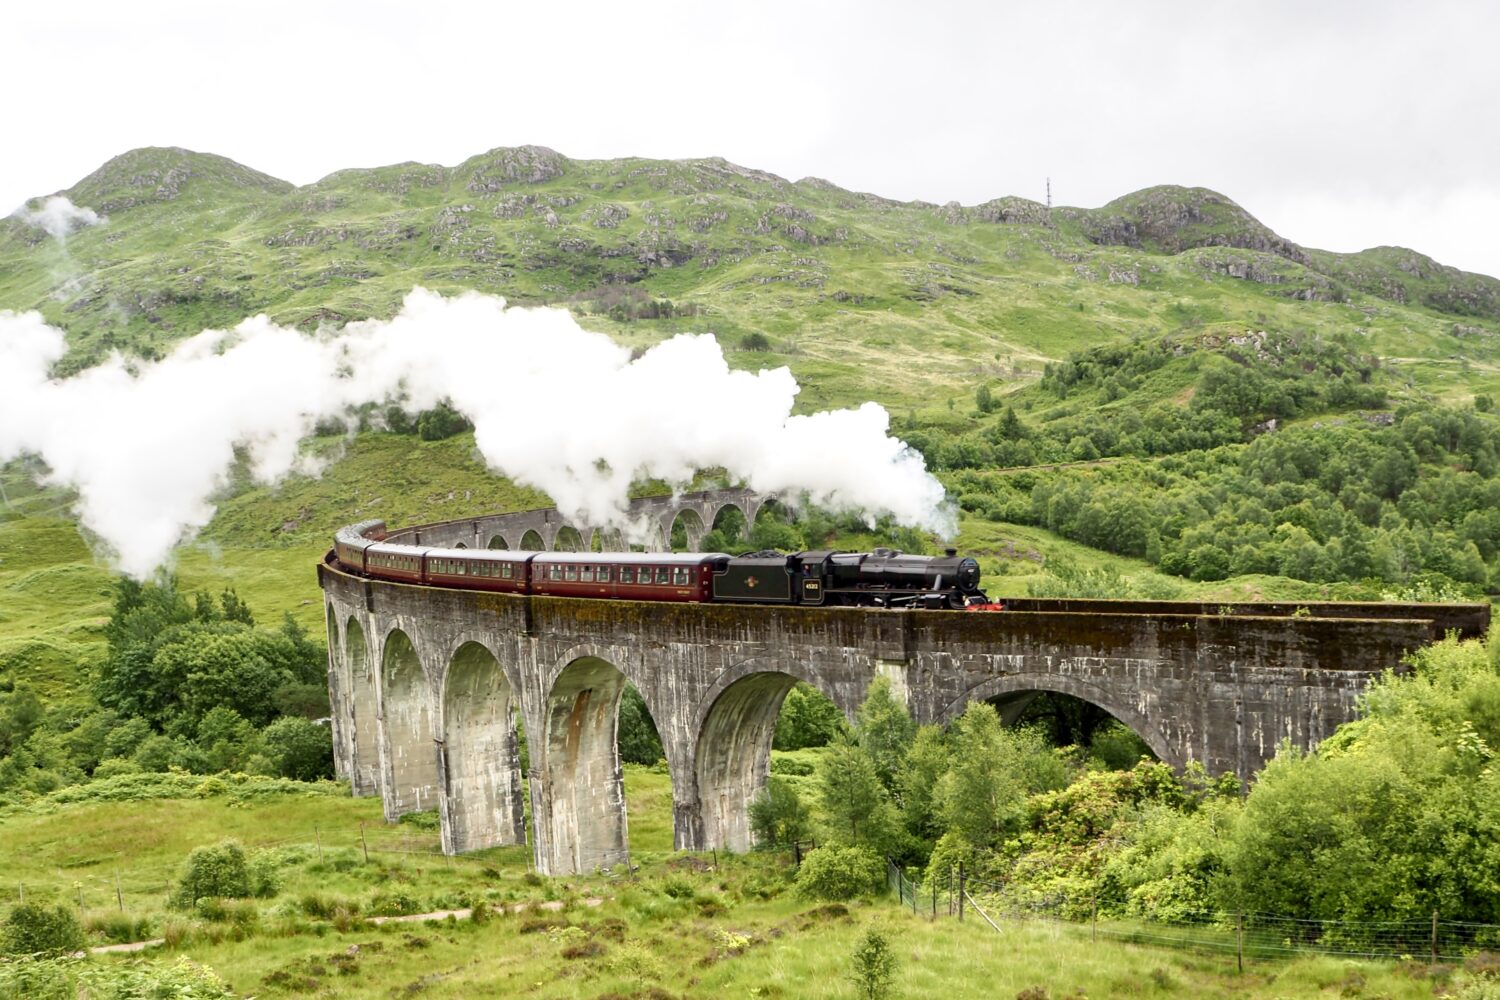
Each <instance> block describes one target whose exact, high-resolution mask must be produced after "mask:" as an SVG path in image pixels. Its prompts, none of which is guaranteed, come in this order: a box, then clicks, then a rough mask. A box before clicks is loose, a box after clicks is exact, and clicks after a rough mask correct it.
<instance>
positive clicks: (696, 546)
mask: <svg viewBox="0 0 1500 1000" xmlns="http://www.w3.org/2000/svg"><path fill="white" fill-rule="evenodd" d="M707 533H708V529H707V528H705V527H704V526H703V518H701V517H699V516H698V512H697V511H696V510H692V509H691V508H687V509H683V510H680V511H678V512H677V516H676V517H674V518H672V530H671V533H670V534H669V536H668V547H669V548H671V550H672V551H673V552H700V551H704V550H703V549H701V548H700V546H701V545H702V543H703V536H704V535H706V534H707Z"/></svg>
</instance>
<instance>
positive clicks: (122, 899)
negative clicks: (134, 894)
mask: <svg viewBox="0 0 1500 1000" xmlns="http://www.w3.org/2000/svg"><path fill="white" fill-rule="evenodd" d="M115 902H117V903H119V904H120V912H121V913H124V912H125V894H124V893H123V892H121V891H120V873H119V872H115Z"/></svg>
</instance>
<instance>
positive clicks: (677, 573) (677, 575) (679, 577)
mask: <svg viewBox="0 0 1500 1000" xmlns="http://www.w3.org/2000/svg"><path fill="white" fill-rule="evenodd" d="M672 582H673V583H674V584H676V585H677V586H679V587H685V586H687V584H688V569H687V567H686V566H678V567H677V569H675V570H673V572H672Z"/></svg>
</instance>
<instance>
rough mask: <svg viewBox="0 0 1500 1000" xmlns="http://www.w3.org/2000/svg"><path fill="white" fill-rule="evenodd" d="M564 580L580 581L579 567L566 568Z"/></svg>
mask: <svg viewBox="0 0 1500 1000" xmlns="http://www.w3.org/2000/svg"><path fill="white" fill-rule="evenodd" d="M563 579H564V580H577V579H578V567H577V566H569V567H568V568H566V569H565V570H563Z"/></svg>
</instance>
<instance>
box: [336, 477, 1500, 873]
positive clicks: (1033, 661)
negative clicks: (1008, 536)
mask: <svg viewBox="0 0 1500 1000" xmlns="http://www.w3.org/2000/svg"><path fill="white" fill-rule="evenodd" d="M734 492H735V493H737V494H738V495H736V496H732V497H726V496H724V494H718V495H709V494H705V495H699V496H698V497H696V498H693V499H689V500H687V501H686V502H687V503H690V504H692V505H694V512H695V514H696V515H697V517H698V519H699V521H700V522H701V523H703V524H705V525H712V524H713V521H714V517H715V516H716V514H717V510H718V509H719V508H720V507H722V506H723V505H725V504H727V503H730V502H734V503H735V505H736V506H739V507H740V509H741V510H743V511H744V512H745V514H746V517H747V519H751V520H753V516H754V512H755V511H756V510H758V509H759V505H760V504H759V502H756V501H752V500H751V499H749V498H747V497H746V496H744V495H743V493H742V492H740V491H734ZM668 500H670V498H652V499H651V501H650V503H649V504H646V503H644V502H643V503H642V506H643V509H644V512H645V513H646V514H648V515H649V517H650V519H651V520H650V523H654V524H656V525H657V526H658V529H659V536H658V537H659V538H660V539H662V540H663V541H664V540H665V539H668V538H670V533H671V530H672V524H673V521H674V520H675V519H676V518H677V516H678V514H679V513H680V510H679V509H677V508H674V507H672V506H671V505H670V503H667V502H666V501H668ZM757 500H758V498H757ZM747 508H748V509H747ZM548 514H550V515H551V517H552V518H553V519H552V520H548V519H547V518H546V517H545V516H543V515H548ZM509 517H510V518H511V519H512V520H513V521H514V522H515V523H510V522H509V521H507V520H506V518H505V517H495V518H480V519H476V520H470V521H461V522H453V523H451V524H446V525H427V526H423V527H420V528H414V529H409V530H407V531H403V532H397V533H395V534H394V535H393V539H394V540H396V541H397V542H400V541H403V540H406V541H411V542H420V543H421V544H440V545H441V544H452V543H453V542H455V541H466V542H468V543H469V544H472V545H475V546H477V547H481V548H482V547H485V546H487V545H490V544H491V540H492V538H494V537H495V536H497V535H501V536H505V537H506V540H507V542H508V541H509V539H510V538H511V537H512V536H513V537H514V538H516V539H517V540H519V538H520V537H521V535H522V534H524V532H525V531H527V530H536V531H538V532H539V533H540V532H541V531H542V529H548V530H550V531H551V532H552V536H551V537H555V535H556V532H557V531H558V530H560V528H561V526H562V522H560V521H558V520H556V514H555V512H526V513H524V514H520V515H509ZM537 525H540V526H541V527H540V528H538V527H537ZM518 528H519V529H520V530H518ZM579 534H580V536H582V537H583V538H585V539H592V531H589V532H584V531H582V530H580V532H579ZM419 536H420V538H419ZM319 578H320V582H321V585H322V587H323V590H324V592H325V598H326V600H325V608H326V611H327V615H328V630H329V638H330V643H329V688H330V696H331V703H332V705H333V711H334V713H335V719H334V736H335V755H336V759H337V767H338V772H339V774H340V775H342V776H345V777H348V778H349V779H350V781H351V784H352V785H353V788H354V791H355V794H377V793H378V794H379V795H380V796H381V799H382V802H383V805H384V810H385V815H386V817H387V818H388V819H395V818H397V817H399V816H400V815H401V814H402V813H404V812H407V811H410V810H413V809H431V808H437V809H438V810H439V813H440V817H441V821H442V831H443V847H444V850H446V851H448V852H450V853H456V852H462V851H468V850H474V849H477V848H481V847H487V846H493V845H499V844H515V843H520V842H522V841H523V840H524V836H525V826H524V822H523V815H524V808H523V798H522V796H523V795H527V796H529V802H530V807H531V815H532V831H533V836H532V852H533V856H534V858H535V860H536V865H537V868H538V870H539V871H541V872H544V873H548V874H563V873H568V872H577V871H588V870H593V869H596V868H611V867H614V866H616V865H618V864H621V863H623V862H625V861H627V860H628V857H629V832H628V824H627V817H626V813H625V802H624V793H623V785H622V781H621V773H622V772H621V768H620V762H619V757H618V751H617V749H616V746H615V726H616V724H617V718H618V712H617V709H618V704H619V697H620V693H621V691H622V690H623V687H624V684H625V683H626V681H629V682H630V683H632V684H634V685H635V686H636V687H637V688H638V689H639V690H640V692H641V695H642V697H643V698H644V700H645V702H646V706H647V708H648V709H649V710H650V712H651V714H652V717H653V719H654V720H655V722H656V725H657V728H658V731H659V732H660V734H661V737H662V746H663V749H664V751H665V754H666V758H667V763H668V767H669V769H670V772H671V777H672V801H673V827H674V835H673V840H674V844H675V846H676V847H677V848H678V849H682V850H706V849H708V848H729V849H733V850H743V849H745V848H747V847H749V846H750V828H749V821H748V808H749V804H750V802H751V801H752V800H753V798H754V796H755V795H756V794H757V793H758V792H759V791H760V789H762V788H763V787H764V785H765V781H766V778H767V774H768V772H769V759H770V758H769V752H770V743H771V734H772V732H773V730H774V726H775V719H776V715H777V713H778V711H779V709H780V705H781V700H782V699H783V698H784V697H785V695H786V693H787V691H788V690H790V688H791V687H792V685H793V684H794V683H796V682H797V681H798V680H802V681H806V682H808V683H810V684H812V685H814V686H815V687H817V688H819V689H820V690H821V691H823V692H824V693H825V694H826V695H828V696H829V697H830V698H831V699H832V700H833V701H834V703H835V704H837V705H838V707H839V708H840V709H841V710H842V711H843V712H844V713H845V714H846V715H848V716H850V717H851V718H852V716H853V714H854V711H855V709H856V708H857V706H858V705H859V704H860V702H861V701H862V700H863V699H864V696H865V694H866V692H867V691H868V689H869V686H870V683H871V682H872V681H873V680H874V679H875V678H876V677H878V676H885V677H888V678H889V679H890V680H891V682H892V686H893V690H894V691H895V692H896V693H897V694H898V696H900V697H902V698H904V699H905V701H906V703H907V706H908V708H909V709H910V711H911V713H912V716H913V717H914V718H915V719H916V720H917V721H918V722H944V721H947V720H949V719H951V718H953V717H954V716H956V715H957V714H959V713H961V712H962V711H963V709H964V706H965V705H967V704H968V702H969V701H971V700H989V699H1004V698H1006V696H1015V695H1020V694H1022V693H1024V692H1034V691H1057V692H1062V693H1065V694H1071V695H1075V696H1077V697H1080V698H1083V699H1085V700H1088V701H1091V702H1094V703H1095V704H1098V705H1100V706H1101V707H1103V708H1105V709H1106V710H1108V711H1109V712H1110V713H1111V714H1113V715H1115V716H1116V717H1117V718H1119V719H1121V720H1122V721H1124V722H1125V723H1127V724H1129V725H1130V726H1132V728H1134V729H1135V730H1136V731H1137V732H1138V733H1140V734H1141V736H1142V737H1143V738H1144V739H1145V740H1146V742H1147V743H1148V744H1149V745H1150V746H1151V748H1152V749H1153V750H1154V751H1155V752H1156V753H1157V754H1158V755H1159V756H1160V757H1161V758H1162V759H1163V760H1165V761H1168V762H1169V763H1172V764H1175V765H1178V766H1182V765H1185V764H1186V763H1187V762H1188V761H1190V760H1197V761H1201V762H1202V763H1203V764H1204V765H1205V766H1206V767H1207V768H1208V769H1209V770H1210V771H1211V772H1214V773H1218V772H1222V771H1233V772H1235V773H1236V774H1238V775H1240V776H1241V777H1242V778H1248V777H1249V776H1250V775H1251V774H1253V773H1254V771H1255V770H1257V769H1258V768H1259V767H1261V766H1262V765H1263V764H1264V762H1265V761H1266V760H1267V759H1268V758H1269V757H1270V756H1271V755H1272V754H1273V753H1274V752H1275V748H1276V746H1277V744H1278V743H1279V742H1280V741H1281V740H1283V739H1290V740H1292V741H1293V742H1294V743H1296V744H1298V745H1301V746H1304V747H1306V746H1312V745H1314V744H1316V743H1317V742H1318V741H1319V740H1321V739H1323V738H1324V737H1326V736H1327V735H1329V734H1330V733H1331V732H1332V731H1333V729H1334V728H1335V727H1337V726H1338V725H1339V724H1340V723H1342V722H1344V721H1347V720H1348V719H1350V718H1352V717H1353V715H1354V712H1355V705H1356V699H1357V697H1358V695H1359V693H1360V692H1361V691H1362V690H1363V689H1364V687H1365V686H1366V684H1368V683H1369V681H1370V680H1371V679H1373V678H1374V677H1376V676H1378V675H1379V674H1380V673H1381V672H1382V671H1384V670H1386V669H1388V668H1393V667H1398V666H1399V664H1400V662H1401V658H1402V656H1403V655H1404V654H1405V653H1406V652H1407V651H1408V650H1411V649H1415V648H1417V647H1418V646H1421V645H1423V644H1426V643H1428V642H1431V641H1433V640H1434V639H1436V638H1440V637H1441V636H1442V634H1443V632H1444V631H1445V630H1447V629H1451V628H1457V629H1459V630H1460V631H1463V632H1465V633H1468V634H1474V633H1476V632H1478V631H1481V630H1482V629H1483V628H1484V627H1485V626H1486V625H1487V624H1488V608H1487V607H1486V606H1482V605H1370V604H1348V603H1344V604H1339V603H1322V604H1318V603H1313V604H1306V605H1301V606H1293V605H1278V604H1261V605H1241V606H1237V607H1233V608H1228V607H1222V606H1218V605H1208V604H1201V603H1195V602H1133V601H1131V602H1127V601H1070V600H1056V601H1046V600H1033V599H1021V600H1016V601H1011V602H1008V608H1009V610H1007V611H1005V612H1002V613H970V612H948V611H919V610H892V609H864V608H839V607H829V608H801V607H788V606H776V605H720V604H707V605H699V604H659V603H655V602H638V601H597V600H583V599H569V598H555V597H541V596H526V595H512V594H498V593H487V592H481V591H468V590H456V589H446V588H440V587H416V586H411V585H407V584H397V583H391V582H386V581H382V580H376V579H366V578H364V577H361V576H358V575H356V574H353V573H350V572H348V571H346V570H344V569H343V568H342V567H341V566H340V565H339V564H338V563H336V562H335V561H334V560H333V559H332V556H331V554H330V555H329V557H326V558H325V560H324V562H323V563H322V564H321V565H320V567H319ZM516 717H519V718H520V720H521V721H522V722H523V724H524V725H525V728H526V732H527V734H528V738H529V746H530V769H529V771H528V772H527V773H526V774H524V775H523V774H522V773H521V769H520V764H519V758H518V753H517V745H516V734H515V726H514V722H513V719H514V718H516Z"/></svg>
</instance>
